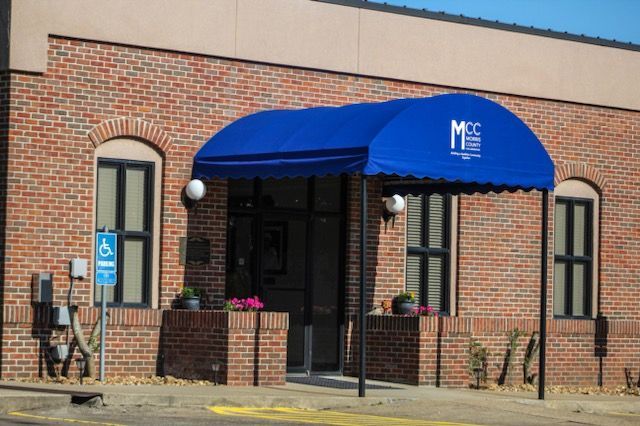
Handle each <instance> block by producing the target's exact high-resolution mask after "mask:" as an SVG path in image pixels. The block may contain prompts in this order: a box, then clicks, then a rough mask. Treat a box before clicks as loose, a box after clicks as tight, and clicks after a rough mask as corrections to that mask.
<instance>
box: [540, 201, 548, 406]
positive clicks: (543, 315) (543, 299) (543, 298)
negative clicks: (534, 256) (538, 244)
mask: <svg viewBox="0 0 640 426" xmlns="http://www.w3.org/2000/svg"><path fill="white" fill-rule="evenodd" d="M548 210H549V191H548V190H547V189H544V190H543V191H542V259H541V262H540V362H539V366H538V368H539V377H538V399H544V373H545V367H546V365H545V364H546V360H547V357H546V349H547V256H548V253H547V251H548V248H547V246H548V241H547V233H548V229H547V228H548V226H549V224H548V222H549V211H548Z"/></svg>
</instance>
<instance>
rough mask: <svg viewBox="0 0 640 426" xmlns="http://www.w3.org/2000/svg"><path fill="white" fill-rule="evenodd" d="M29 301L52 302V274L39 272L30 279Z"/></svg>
mask: <svg viewBox="0 0 640 426" xmlns="http://www.w3.org/2000/svg"><path fill="white" fill-rule="evenodd" d="M31 301H32V302H33V303H52V302H53V274H52V273H50V272H39V273H37V274H33V276H32V280H31Z"/></svg>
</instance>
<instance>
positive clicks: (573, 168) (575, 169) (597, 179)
mask: <svg viewBox="0 0 640 426" xmlns="http://www.w3.org/2000/svg"><path fill="white" fill-rule="evenodd" d="M567 179H582V180H586V181H589V182H592V183H593V184H594V185H595V186H596V189H597V190H599V191H600V190H602V189H603V188H604V187H605V185H606V184H607V180H606V179H605V177H604V176H603V175H602V173H600V172H599V171H598V170H597V169H596V168H595V167H592V166H590V165H588V164H585V163H568V164H563V165H561V166H558V167H556V172H555V176H554V179H553V180H554V185H556V186H557V185H559V184H560V182H562V181H565V180H567Z"/></svg>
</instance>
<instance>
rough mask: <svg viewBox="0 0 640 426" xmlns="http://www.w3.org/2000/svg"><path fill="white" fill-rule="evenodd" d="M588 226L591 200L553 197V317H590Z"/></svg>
mask: <svg viewBox="0 0 640 426" xmlns="http://www.w3.org/2000/svg"><path fill="white" fill-rule="evenodd" d="M592 223H593V201H592V200H589V199H580V198H567V197H557V198H556V207H555V233H554V255H555V256H554V257H555V265H554V270H553V272H554V281H553V313H554V315H556V316H571V317H590V316H591V286H592V280H591V270H592V263H593V256H592V243H591V235H592V234H593V231H592Z"/></svg>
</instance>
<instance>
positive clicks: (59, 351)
mask: <svg viewBox="0 0 640 426" xmlns="http://www.w3.org/2000/svg"><path fill="white" fill-rule="evenodd" d="M50 350H51V358H53V361H55V362H62V361H64V360H65V359H67V357H68V356H69V346H67V345H55V346H51V349H50Z"/></svg>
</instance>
